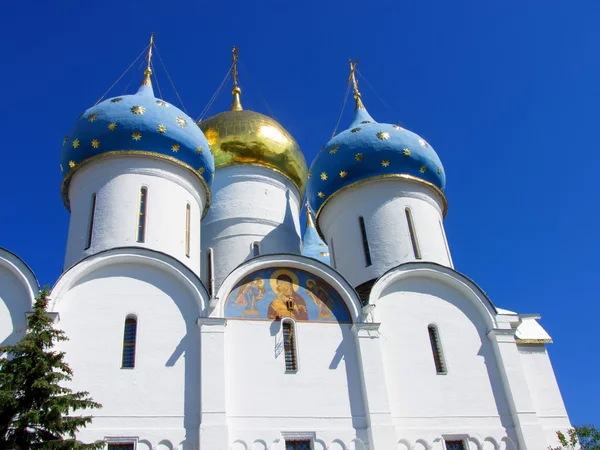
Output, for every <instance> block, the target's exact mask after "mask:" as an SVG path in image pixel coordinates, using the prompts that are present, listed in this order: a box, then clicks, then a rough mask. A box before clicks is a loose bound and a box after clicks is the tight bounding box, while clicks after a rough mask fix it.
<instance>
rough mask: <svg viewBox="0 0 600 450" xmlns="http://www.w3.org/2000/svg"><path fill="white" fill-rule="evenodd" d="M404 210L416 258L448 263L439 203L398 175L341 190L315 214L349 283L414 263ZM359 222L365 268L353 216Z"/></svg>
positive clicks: (432, 194) (435, 196)
mask: <svg viewBox="0 0 600 450" xmlns="http://www.w3.org/2000/svg"><path fill="white" fill-rule="evenodd" d="M405 208H410V211H411V213H412V219H413V224H414V229H415V234H416V239H417V241H418V246H419V249H420V252H421V258H422V259H421V260H422V261H432V262H436V263H439V264H442V265H445V266H449V267H452V259H451V257H450V251H449V249H448V245H447V243H446V236H445V234H444V230H443V222H442V221H443V218H442V202H441V199H440V197H439V194H437V193H436V192H435V191H434V190H433V189H431V188H428V187H426V186H424V185H423V184H419V183H415V182H411V181H408V180H402V179H379V180H373V181H370V182H367V183H364V184H361V185H359V186H356V187H352V188H349V189H346V190H344V191H341V192H340V193H338V194H337V196H336V197H334V198H333V199H331V200H330V201H329V202H328V203H327V204H326V206H325V207H324V208H323V210H322V211H321V213H320V214H319V217H318V221H319V227H320V230H321V232H322V233H323V235H324V236H325V238H326V240H327V244H328V245H329V247H330V248H331V247H332V245H331V241H332V240H333V242H334V248H335V250H334V251H333V252H332V253H333V257H335V265H334V267H335V268H336V269H337V270H338V271H339V272H340V273H341V274H342V275H344V276H345V277H346V278H347V279H348V281H350V283H351V284H352V285H353V286H358V285H360V284H362V283H364V282H366V281H369V280H372V279H375V278H378V277H379V276H381V275H382V274H383V273H385V272H386V271H387V270H389V269H391V268H392V267H395V266H397V265H398V264H401V263H405V262H410V261H415V260H416V258H415V254H414V252H413V247H412V242H411V238H410V234H409V228H408V224H407V219H406V213H405ZM360 216H362V217H363V219H364V221H365V228H366V233H367V238H368V241H369V249H370V254H371V261H372V265H371V266H367V265H366V262H365V256H364V251H363V240H362V235H361V232H360V227H359V221H358V220H359V219H358V218H359V217H360Z"/></svg>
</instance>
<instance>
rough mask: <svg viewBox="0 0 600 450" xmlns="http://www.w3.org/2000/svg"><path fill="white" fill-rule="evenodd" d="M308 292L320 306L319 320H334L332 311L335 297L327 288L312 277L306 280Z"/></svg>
mask: <svg viewBox="0 0 600 450" xmlns="http://www.w3.org/2000/svg"><path fill="white" fill-rule="evenodd" d="M306 292H308V295H309V296H310V298H311V299H312V300H313V302H315V305H317V308H319V317H317V320H334V317H333V315H332V312H331V311H332V309H333V305H334V303H333V298H331V295H330V294H329V292H328V291H327V288H326V287H325V286H322V285H321V284H319V283H318V282H317V281H316V280H313V279H312V278H311V279H308V280H306Z"/></svg>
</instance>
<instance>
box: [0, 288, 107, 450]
mask: <svg viewBox="0 0 600 450" xmlns="http://www.w3.org/2000/svg"><path fill="white" fill-rule="evenodd" d="M48 294H49V291H48V290H47V289H43V290H42V291H41V292H40V294H39V298H38V299H37V300H36V302H35V305H34V310H33V314H31V316H29V318H28V319H27V323H28V330H27V333H26V334H25V337H23V339H21V341H19V342H18V343H17V344H15V345H9V346H4V347H0V355H2V354H6V355H5V356H3V357H2V356H0V449H6V450H29V449H44V450H45V449H59V450H62V449H101V448H103V447H104V443H103V442H97V443H93V444H82V443H80V442H77V441H76V440H75V433H76V432H77V431H78V430H79V429H80V428H82V427H85V426H86V425H87V424H88V423H90V422H91V420H92V416H82V415H75V414H74V412H75V411H78V410H82V409H87V408H100V407H101V405H100V404H98V403H96V402H94V401H93V400H92V399H90V398H89V396H88V392H72V391H71V389H68V388H66V387H64V384H65V383H67V382H68V381H70V380H71V377H72V375H73V372H72V371H71V369H70V368H69V366H68V364H67V363H66V362H65V361H64V356H65V354H64V352H57V351H54V350H53V347H54V345H55V344H56V343H57V342H61V341H66V340H68V338H67V337H66V335H65V333H64V332H63V331H60V330H56V329H54V323H53V320H52V318H50V317H49V316H48V314H47V312H46V308H47V305H48Z"/></svg>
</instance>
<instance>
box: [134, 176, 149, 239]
mask: <svg viewBox="0 0 600 450" xmlns="http://www.w3.org/2000/svg"><path fill="white" fill-rule="evenodd" d="M147 211H148V188H147V187H143V188H141V189H140V209H139V212H138V231H137V241H138V242H144V241H145V240H146V212H147Z"/></svg>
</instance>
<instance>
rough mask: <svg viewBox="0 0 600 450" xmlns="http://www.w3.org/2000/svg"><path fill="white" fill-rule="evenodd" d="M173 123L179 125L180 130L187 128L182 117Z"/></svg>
mask: <svg viewBox="0 0 600 450" xmlns="http://www.w3.org/2000/svg"><path fill="white" fill-rule="evenodd" d="M175 121H176V122H177V125H179V126H180V127H181V128H185V127H187V122H186V120H185V119H184V118H183V117H177V118H176V119H175Z"/></svg>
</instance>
